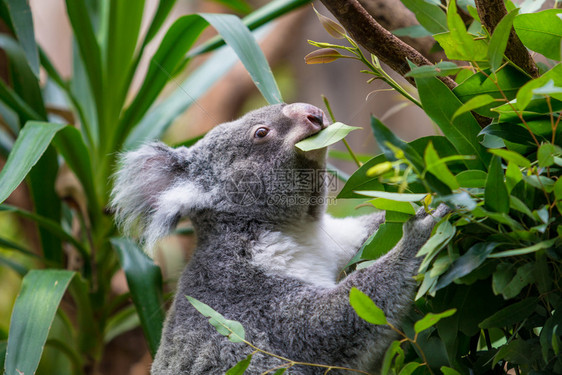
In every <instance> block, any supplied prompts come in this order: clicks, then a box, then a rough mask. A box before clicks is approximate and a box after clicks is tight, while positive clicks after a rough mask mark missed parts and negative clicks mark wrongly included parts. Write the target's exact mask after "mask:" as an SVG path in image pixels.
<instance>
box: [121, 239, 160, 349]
mask: <svg viewBox="0 0 562 375" xmlns="http://www.w3.org/2000/svg"><path fill="white" fill-rule="evenodd" d="M111 243H112V244H113V247H114V248H115V250H116V251H117V253H118V255H119V261H120V263H121V267H123V270H124V271H125V275H126V276H127V284H128V285H129V289H130V290H131V297H132V298H133V303H134V304H135V306H136V308H137V312H138V314H139V318H140V321H141V326H142V329H143V331H144V334H145V336H146V339H147V341H148V346H149V348H150V352H151V353H152V355H153V356H154V354H156V351H157V350H158V346H159V345H160V336H161V334H162V324H163V323H164V310H163V306H164V298H163V296H162V274H161V272H160V267H158V266H157V265H155V264H154V262H153V261H152V259H150V258H149V257H148V256H147V255H146V254H144V253H143V252H142V250H141V249H140V248H139V247H138V246H137V245H136V244H135V243H134V242H133V241H132V240H130V239H127V238H113V239H111Z"/></svg>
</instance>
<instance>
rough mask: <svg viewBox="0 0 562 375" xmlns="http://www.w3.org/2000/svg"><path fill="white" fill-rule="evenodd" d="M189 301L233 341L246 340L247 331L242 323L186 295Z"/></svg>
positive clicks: (222, 333)
mask: <svg viewBox="0 0 562 375" xmlns="http://www.w3.org/2000/svg"><path fill="white" fill-rule="evenodd" d="M185 297H186V298H187V300H188V301H189V303H191V304H192V305H193V307H194V308H195V309H196V310H197V311H199V313H201V314H202V315H203V316H206V317H207V318H209V323H210V324H211V325H212V326H213V327H215V328H216V330H217V332H218V333H220V334H221V335H223V336H226V337H228V339H229V340H230V341H232V342H244V340H245V338H244V337H245V331H244V327H242V324H240V323H239V322H236V321H234V320H228V319H226V318H225V317H224V316H222V315H221V314H220V313H219V312H217V311H215V310H213V309H212V308H211V307H210V306H209V305H206V304H205V303H203V302H201V301H198V300H196V299H195V298H193V297H190V296H185Z"/></svg>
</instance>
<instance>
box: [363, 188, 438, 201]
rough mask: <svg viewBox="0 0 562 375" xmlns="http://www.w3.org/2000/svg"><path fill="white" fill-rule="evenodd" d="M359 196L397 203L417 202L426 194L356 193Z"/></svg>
mask: <svg viewBox="0 0 562 375" xmlns="http://www.w3.org/2000/svg"><path fill="white" fill-rule="evenodd" d="M355 193H357V194H359V195H364V196H366V197H373V198H385V199H390V200H394V201H398V202H419V201H421V200H422V199H424V198H425V196H426V195H427V194H405V193H404V194H402V193H389V192H386V191H366V190H365V191H356V192H355Z"/></svg>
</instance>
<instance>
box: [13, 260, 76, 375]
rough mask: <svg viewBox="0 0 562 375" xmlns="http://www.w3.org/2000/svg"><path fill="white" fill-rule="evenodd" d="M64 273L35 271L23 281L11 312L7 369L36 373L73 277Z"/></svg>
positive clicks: (69, 272) (68, 273)
mask: <svg viewBox="0 0 562 375" xmlns="http://www.w3.org/2000/svg"><path fill="white" fill-rule="evenodd" d="M74 274H75V273H74V272H71V271H65V270H55V269H49V270H32V271H30V272H29V273H28V274H27V275H26V276H25V277H24V278H23V282H22V286H21V289H20V293H19V295H18V298H17V299H16V303H15V304H14V309H13V310H12V319H11V321H10V336H9V338H8V350H7V353H6V363H5V370H6V374H8V375H17V374H34V373H35V370H36V369H37V366H38V364H39V360H40V359H41V354H42V353H43V348H44V346H45V341H46V340H47V335H48V334H49V330H50V328H51V324H52V323H53V319H54V317H55V313H56V311H57V308H58V306H59V303H60V301H61V298H62V296H63V294H64V292H65V291H66V288H67V287H68V284H69V283H70V280H72V278H73V277H74Z"/></svg>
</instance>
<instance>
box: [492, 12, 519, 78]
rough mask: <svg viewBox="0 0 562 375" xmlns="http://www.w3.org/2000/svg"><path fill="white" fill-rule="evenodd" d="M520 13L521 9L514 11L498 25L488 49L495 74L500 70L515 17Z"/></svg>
mask: <svg viewBox="0 0 562 375" xmlns="http://www.w3.org/2000/svg"><path fill="white" fill-rule="evenodd" d="M518 13H519V9H514V10H512V11H511V12H509V13H508V14H506V15H505V16H504V17H503V18H502V19H501V20H500V22H498V24H497V25H496V27H495V29H494V33H493V35H492V38H491V39H490V45H489V47H488V60H489V62H490V68H491V69H492V71H493V72H495V71H496V70H498V69H499V67H500V66H501V64H502V59H503V54H504V52H505V48H506V47H507V41H508V39H509V34H510V33H511V26H512V24H513V20H514V18H515V16H517V14H518Z"/></svg>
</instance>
